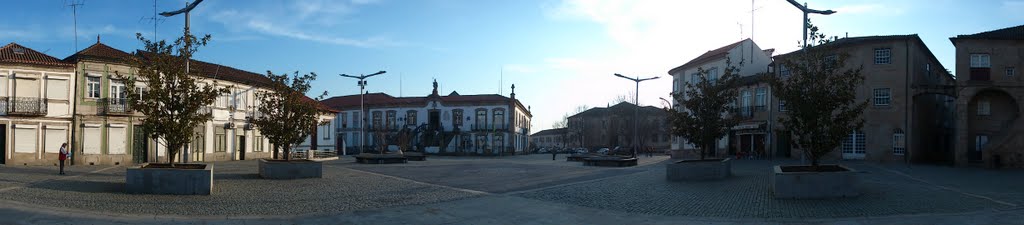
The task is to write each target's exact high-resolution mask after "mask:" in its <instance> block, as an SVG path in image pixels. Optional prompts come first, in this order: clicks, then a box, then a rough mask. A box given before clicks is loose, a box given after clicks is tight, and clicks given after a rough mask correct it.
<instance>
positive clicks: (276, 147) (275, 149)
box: [273, 145, 279, 159]
mask: <svg viewBox="0 0 1024 225" xmlns="http://www.w3.org/2000/svg"><path fill="white" fill-rule="evenodd" d="M278 149H279V147H278V146H277V145H274V156H273V158H274V159H278V157H277V150H278Z"/></svg>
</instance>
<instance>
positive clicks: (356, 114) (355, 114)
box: [352, 112, 362, 127]
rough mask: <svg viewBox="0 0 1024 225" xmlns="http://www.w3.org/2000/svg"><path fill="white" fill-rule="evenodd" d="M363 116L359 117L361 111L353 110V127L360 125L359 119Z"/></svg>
mask: <svg viewBox="0 0 1024 225" xmlns="http://www.w3.org/2000/svg"><path fill="white" fill-rule="evenodd" d="M360 120H362V117H359V112H352V127H359V121H360Z"/></svg>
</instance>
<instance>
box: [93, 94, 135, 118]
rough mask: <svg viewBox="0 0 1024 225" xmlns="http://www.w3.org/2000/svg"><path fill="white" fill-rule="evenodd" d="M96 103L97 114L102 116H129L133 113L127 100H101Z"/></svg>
mask: <svg viewBox="0 0 1024 225" xmlns="http://www.w3.org/2000/svg"><path fill="white" fill-rule="evenodd" d="M96 103H97V105H96V107H97V109H96V112H98V113H99V114H102V115H127V114H131V113H132V112H133V111H132V108H131V103H129V102H128V99H125V98H101V99H99V100H97V101H96Z"/></svg>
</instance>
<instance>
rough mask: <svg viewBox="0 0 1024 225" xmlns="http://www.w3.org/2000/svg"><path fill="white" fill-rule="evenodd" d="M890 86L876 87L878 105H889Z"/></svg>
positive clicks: (876, 103) (876, 102)
mask: <svg viewBox="0 0 1024 225" xmlns="http://www.w3.org/2000/svg"><path fill="white" fill-rule="evenodd" d="M889 92H890V90H889V88H875V91H874V96H875V98H874V102H875V105H876V106H887V105H889V102H890V101H891V97H892V96H891V95H890V93H889Z"/></svg>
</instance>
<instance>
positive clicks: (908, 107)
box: [903, 39, 914, 166]
mask: <svg viewBox="0 0 1024 225" xmlns="http://www.w3.org/2000/svg"><path fill="white" fill-rule="evenodd" d="M903 44H904V46H906V49H904V51H906V54H907V55H906V56H904V57H906V58H907V59H906V61H905V62H906V64H907V66H906V71H907V75H906V76H904V84H903V85H904V86H905V88H904V90H903V91H904V92H905V94H904V96H906V97H905V98H906V104H904V106H903V107H905V108H906V109H904V110H903V114H904V117H903V118H905V119H903V127H906V128H907V132H906V134H904V136H903V145H904V146H903V148H904V150H903V163H904V164H906V165H907V166H910V152H911V151H910V150H911V149H913V148H910V147H912V145H911V143H913V142H912V141H908V140H910V139H911V137H913V135H911V134H912V133H911V132H912V131H913V129H911V127H910V120H911V118H910V116H911V115H913V114H911V113H910V111H911V110H913V107H912V106H913V102H914V96H911V95H910V77H911V76H913V74H910V67H911V66H913V64H911V62H910V39H906V40H904V41H903Z"/></svg>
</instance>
